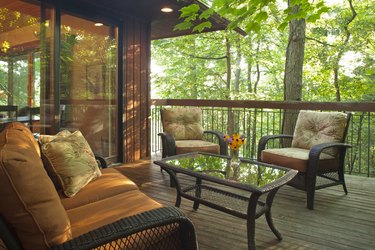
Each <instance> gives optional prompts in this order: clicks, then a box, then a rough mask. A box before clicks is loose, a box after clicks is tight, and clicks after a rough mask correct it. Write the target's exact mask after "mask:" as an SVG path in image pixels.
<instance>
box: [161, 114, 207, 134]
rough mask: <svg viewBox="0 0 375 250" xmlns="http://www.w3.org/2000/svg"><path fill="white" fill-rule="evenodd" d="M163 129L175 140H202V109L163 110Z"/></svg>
mask: <svg viewBox="0 0 375 250" xmlns="http://www.w3.org/2000/svg"><path fill="white" fill-rule="evenodd" d="M161 112H162V113H161V115H162V118H163V119H162V123H163V129H164V131H165V132H166V133H168V134H171V135H173V137H174V138H175V140H202V139H203V128H202V110H201V109H200V108H165V109H162V110H161Z"/></svg>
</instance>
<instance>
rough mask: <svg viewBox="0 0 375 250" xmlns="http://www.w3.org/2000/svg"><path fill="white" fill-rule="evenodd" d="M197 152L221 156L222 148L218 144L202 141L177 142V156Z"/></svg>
mask: <svg viewBox="0 0 375 250" xmlns="http://www.w3.org/2000/svg"><path fill="white" fill-rule="evenodd" d="M195 151H201V152H207V153H212V154H220V146H219V145H218V144H215V143H212V142H208V141H202V140H179V141H176V154H184V153H190V152H195Z"/></svg>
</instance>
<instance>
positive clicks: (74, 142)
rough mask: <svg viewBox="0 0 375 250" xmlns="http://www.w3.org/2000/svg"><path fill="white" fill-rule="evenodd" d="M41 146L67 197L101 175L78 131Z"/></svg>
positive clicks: (87, 145)
mask: <svg viewBox="0 0 375 250" xmlns="http://www.w3.org/2000/svg"><path fill="white" fill-rule="evenodd" d="M41 148H42V152H43V154H44V155H45V156H46V158H47V159H48V161H49V162H50V163H51V165H52V167H53V169H54V171H55V172H56V174H57V176H58V178H59V180H60V183H61V186H62V188H63V191H64V193H65V194H66V196H68V197H73V196H74V195H75V194H77V193H78V192H79V191H80V190H81V189H82V188H83V187H84V186H86V185H87V184H88V183H89V182H90V181H91V180H94V179H95V178H97V177H99V176H100V175H101V172H100V170H99V167H98V163H97V162H96V159H95V156H94V153H93V152H92V150H91V148H90V145H89V144H88V143H87V141H86V139H85V138H84V137H83V135H82V133H81V132H80V131H75V132H74V133H72V134H70V135H67V136H65V137H63V136H61V137H57V138H55V139H53V140H51V141H50V142H47V143H45V144H43V145H42V147H41Z"/></svg>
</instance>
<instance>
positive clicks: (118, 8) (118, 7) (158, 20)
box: [0, 0, 245, 39]
mask: <svg viewBox="0 0 375 250" xmlns="http://www.w3.org/2000/svg"><path fill="white" fill-rule="evenodd" d="M37 1H40V0H37ZM51 1H52V0H51ZM61 1H62V3H63V4H64V5H68V6H70V7H72V9H80V10H85V11H86V13H90V11H94V10H96V12H97V14H98V11H97V10H99V12H103V13H105V15H107V16H108V15H110V16H116V17H117V18H119V17H120V18H121V17H125V16H133V17H135V18H138V19H140V20H142V21H144V22H150V23H151V39H160V38H167V37H175V36H181V35H187V34H192V31H191V30H185V31H175V30H174V27H175V25H176V24H178V23H180V22H181V19H180V18H179V16H180V11H179V10H180V9H181V8H182V7H184V6H187V5H189V4H191V3H197V4H199V5H200V7H201V10H205V9H206V8H207V7H206V6H204V5H203V4H201V3H199V2H197V1H196V0H61ZM26 2H28V1H25V2H24V1H14V0H1V3H0V8H4V7H5V8H8V9H11V10H16V9H17V8H18V7H19V6H18V5H19V4H22V9H23V11H22V12H23V13H27V14H29V15H31V16H34V15H36V14H37V13H39V7H38V6H37V5H33V4H26ZM32 2H35V1H32ZM52 2H54V1H52ZM25 6H27V8H26V7H25ZM163 7H169V8H172V9H173V12H171V13H163V12H162V11H161V8H163ZM210 21H211V23H212V28H211V29H206V30H205V31H206V32H207V31H215V30H223V29H225V28H226V26H227V25H228V24H229V22H228V20H226V19H224V18H220V17H219V16H217V15H215V16H213V17H211V20H210ZM237 31H238V32H239V33H241V34H243V35H245V33H244V32H243V31H242V30H237Z"/></svg>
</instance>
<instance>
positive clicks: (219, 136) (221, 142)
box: [203, 130, 228, 155]
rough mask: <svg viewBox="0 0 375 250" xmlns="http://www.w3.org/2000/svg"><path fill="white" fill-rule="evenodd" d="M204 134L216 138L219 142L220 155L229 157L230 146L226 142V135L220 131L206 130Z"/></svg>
mask: <svg viewBox="0 0 375 250" xmlns="http://www.w3.org/2000/svg"><path fill="white" fill-rule="evenodd" d="M203 133H204V134H210V135H213V136H215V138H216V139H217V140H218V142H219V146H220V154H221V155H228V146H227V144H226V143H225V141H224V133H222V132H219V131H215V130H205V131H203Z"/></svg>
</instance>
